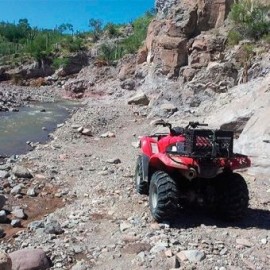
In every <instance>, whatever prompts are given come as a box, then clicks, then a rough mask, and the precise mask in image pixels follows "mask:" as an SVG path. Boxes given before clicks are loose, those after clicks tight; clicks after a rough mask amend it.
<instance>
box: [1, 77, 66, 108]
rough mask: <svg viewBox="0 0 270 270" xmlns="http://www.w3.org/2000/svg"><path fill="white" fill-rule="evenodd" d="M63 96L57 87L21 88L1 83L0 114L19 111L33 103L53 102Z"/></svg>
mask: <svg viewBox="0 0 270 270" xmlns="http://www.w3.org/2000/svg"><path fill="white" fill-rule="evenodd" d="M62 96H63V91H62V89H61V88H57V87H51V86H50V87H49V86H42V87H26V86H24V87H21V86H16V85H14V84H12V83H4V82H1V83H0V112H6V111H18V110H19V108H20V107H21V106H27V105H29V104H30V103H31V102H35V101H38V102H53V101H55V100H57V99H59V98H61V97H62Z"/></svg>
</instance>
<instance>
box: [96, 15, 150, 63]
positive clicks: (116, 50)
mask: <svg viewBox="0 0 270 270" xmlns="http://www.w3.org/2000/svg"><path fill="white" fill-rule="evenodd" d="M153 17H154V13H153V12H146V13H145V15H143V16H141V17H139V18H137V19H136V20H134V21H133V22H132V23H131V26H132V29H133V33H132V34H131V35H129V36H128V37H125V38H122V39H119V41H118V42H116V43H104V44H103V45H102V46H101V48H100V56H99V57H100V58H101V59H102V60H105V61H107V62H108V63H111V62H113V61H114V60H117V59H119V58H121V57H123V56H124V55H125V54H129V53H131V54H132V53H135V52H136V51H137V50H138V49H139V47H140V46H141V45H142V43H143V41H144V40H145V38H146V35H147V28H148V25H149V23H150V22H151V20H152V19H153ZM112 27H114V25H109V31H110V32H113V33H116V35H118V36H119V34H118V33H119V29H117V28H116V27H114V28H112ZM112 30H113V31H112Z"/></svg>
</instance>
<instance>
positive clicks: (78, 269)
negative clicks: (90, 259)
mask: <svg viewBox="0 0 270 270" xmlns="http://www.w3.org/2000/svg"><path fill="white" fill-rule="evenodd" d="M87 269H89V268H88V266H87V265H86V264H85V262H84V261H79V262H77V263H76V264H75V265H73V266H72V268H71V270H87Z"/></svg>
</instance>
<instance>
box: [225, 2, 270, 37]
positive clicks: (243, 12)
mask: <svg viewBox="0 0 270 270" xmlns="http://www.w3.org/2000/svg"><path fill="white" fill-rule="evenodd" d="M269 12H270V5H268V6H262V5H260V4H258V3H253V2H252V1H251V0H239V1H238V2H237V3H235V4H233V5H232V8H231V12H230V14H229V18H230V19H231V20H232V22H233V23H234V26H235V29H234V30H233V31H234V32H235V33H233V34H231V35H232V37H231V38H232V39H235V40H236V32H238V36H237V38H240V37H241V39H244V38H251V39H255V40H259V39H260V38H262V37H263V36H264V35H267V34H269V33H270V20H269V17H268V13H269Z"/></svg>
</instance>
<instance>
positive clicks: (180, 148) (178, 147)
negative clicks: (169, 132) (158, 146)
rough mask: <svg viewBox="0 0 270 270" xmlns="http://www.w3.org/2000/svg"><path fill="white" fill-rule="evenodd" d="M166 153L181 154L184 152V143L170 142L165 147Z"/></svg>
mask: <svg viewBox="0 0 270 270" xmlns="http://www.w3.org/2000/svg"><path fill="white" fill-rule="evenodd" d="M166 151H167V152H168V153H175V154H182V153H184V152H185V143H184V142H177V143H175V144H171V145H169V146H168V147H167V148H166Z"/></svg>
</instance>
